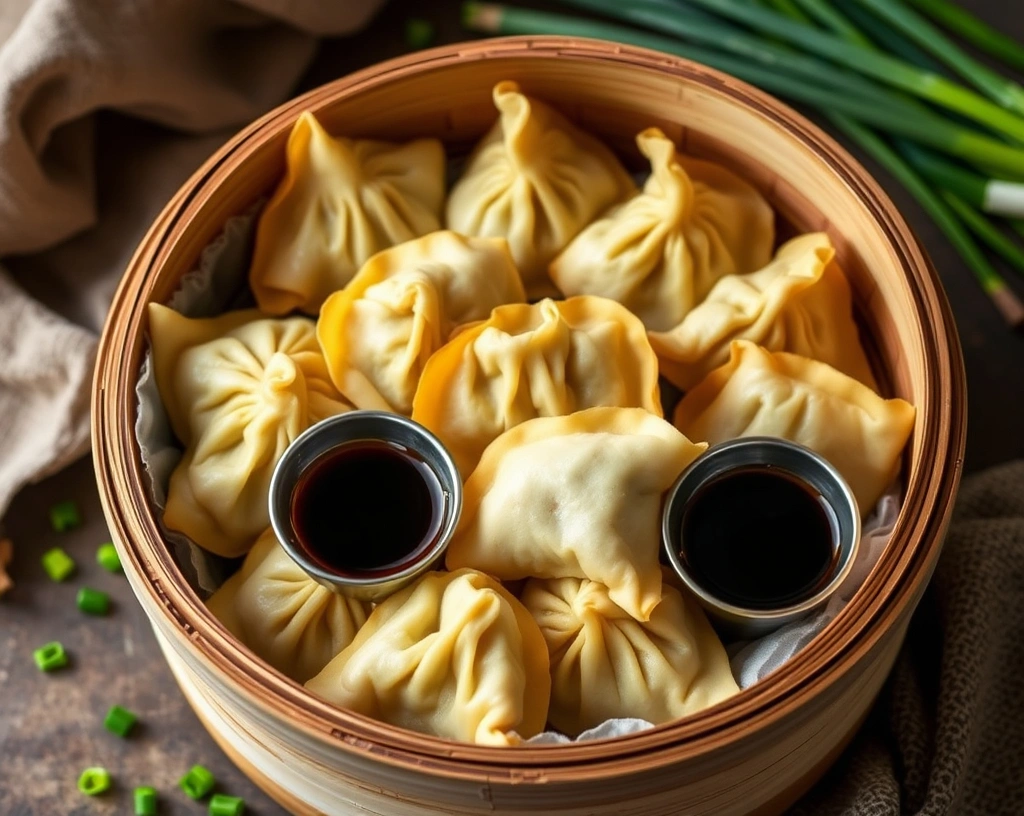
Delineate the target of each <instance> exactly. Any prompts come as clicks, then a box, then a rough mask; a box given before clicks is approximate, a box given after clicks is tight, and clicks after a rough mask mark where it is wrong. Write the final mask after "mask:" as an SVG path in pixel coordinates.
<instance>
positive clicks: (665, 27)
mask: <svg viewBox="0 0 1024 816" xmlns="http://www.w3.org/2000/svg"><path fill="white" fill-rule="evenodd" d="M563 2H566V3H568V4H569V5H573V6H576V7H579V8H583V9H586V10H587V11H591V12H598V13H601V14H604V15H606V16H610V17H616V18H618V19H622V20H624V21H626V22H630V23H636V24H639V25H642V26H645V27H648V28H651V29H654V30H657V31H661V32H664V33H666V34H671V35H672V36H673V37H678V38H679V39H682V40H686V41H689V42H694V43H697V44H701V45H711V46H713V47H715V48H717V49H719V50H722V51H728V52H730V53H731V54H734V55H736V56H739V57H744V58H747V59H750V60H751V61H753V62H757V63H759V64H761V65H763V66H764V67H765V68H766V69H768V70H770V71H773V72H775V71H784V72H786V73H788V74H791V75H792V76H793V77H797V78H800V79H803V80H806V81H808V82H810V83H815V84H821V83H822V82H823V81H824V82H825V84H826V85H827V87H828V88H830V89H831V90H832V91H833V92H835V93H842V94H846V95H848V96H852V97H855V98H856V99H858V100H863V101H866V102H867V103H869V104H874V105H875V106H876V107H878V109H879V110H880V111H881V109H883V108H884V109H885V110H886V111H887V112H888V114H889V115H890V116H892V117H897V118H906V117H907V115H908V113H909V114H911V115H915V116H922V117H926V121H930V120H931V117H933V116H934V114H933V113H932V112H931V110H930V109H928V108H926V107H925V106H924V105H923V104H922V103H920V102H918V101H917V100H916V99H914V98H912V97H907V96H905V95H904V94H901V93H898V92H891V91H888V90H886V89H885V88H883V87H882V86H879V85H878V84H877V83H875V82H873V81H871V80H870V79H867V78H865V77H863V76H861V75H859V74H854V73H850V72H848V71H843V70H840V69H838V68H836V67H835V66H833V65H831V64H829V63H825V62H822V61H821V60H818V59H815V58H813V57H807V56H804V55H801V54H798V53H794V52H793V51H792V50H791V49H790V48H789V47H787V46H786V45H784V44H783V45H779V44H776V43H772V42H769V41H765V40H764V39H762V38H760V37H757V36H756V35H751V34H748V33H746V32H744V31H743V30H741V29H737V28H736V27H735V26H733V25H732V24H731V23H728V22H725V21H722V20H720V19H718V18H715V17H711V16H709V15H707V14H705V13H703V12H701V11H699V10H698V9H693V8H691V7H687V6H685V5H684V6H678V5H676V4H673V3H671V2H666V0H633V2H631V3H620V2H618V0H563ZM797 2H799V3H800V4H801V5H802V6H805V7H806V8H807V9H808V10H810V9H811V8H813V9H814V10H815V14H816V17H820V18H821V19H824V20H827V21H828V24H829V25H832V26H835V28H836V30H837V31H840V32H842V33H841V35H840V36H842V37H844V38H847V37H849V38H850V39H851V41H854V40H855V41H856V42H859V43H862V44H865V47H867V48H871V49H874V48H875V46H874V44H873V43H872V42H871V40H869V39H868V38H867V37H866V36H864V35H863V34H861V33H860V31H859V30H858V29H857V27H856V26H854V25H853V24H852V23H851V22H850V21H849V20H847V19H846V18H845V17H843V16H842V14H840V13H839V12H838V11H836V10H835V9H834V8H833V7H832V6H831V5H830V4H829V2H828V0H797ZM684 10H685V15H684V14H683V13H682V12H683V11H684ZM795 13H798V14H801V15H802V12H800V11H799V10H796V11H795ZM802 16H803V15H802ZM804 19H809V18H807V17H806V16H804ZM753 81H755V82H756V83H757V84H761V85H765V80H764V77H763V74H762V75H761V79H758V80H753ZM824 110H825V111H828V110H829V108H827V107H826V108H824ZM899 141H900V142H901V143H903V144H906V145H910V144H911V143H909V142H906V141H905V140H902V139H901V140H899ZM901 152H904V158H906V159H907V160H909V161H910V162H911V164H914V165H915V167H917V169H918V171H919V172H923V173H924V174H925V175H926V176H927V177H928V178H929V180H931V181H935V178H934V176H933V175H932V173H933V172H938V173H940V175H942V176H943V177H952V178H955V179H956V180H957V181H958V182H960V183H959V184H958V185H957V186H955V187H954V188H953V189H954V190H956V191H957V192H958V193H959V194H961V195H964V196H966V197H967V199H968V201H970V203H971V204H972V205H974V206H976V207H978V208H979V209H982V210H985V211H987V212H993V213H998V214H1000V215H1007V216H1011V217H1024V185H1022V184H1017V183H1015V182H1013V181H1009V180H1003V179H985V178H983V177H982V176H980V175H978V174H976V173H975V174H971V173H969V172H968V171H966V170H964V171H959V169H958V167H957V166H956V165H954V164H950V163H948V162H946V163H943V162H942V161H941V159H939V157H937V156H935V154H934V153H930V152H925V151H923V150H917V151H914V152H913V153H910V152H909V151H902V149H901ZM925 158H929V160H928V161H925Z"/></svg>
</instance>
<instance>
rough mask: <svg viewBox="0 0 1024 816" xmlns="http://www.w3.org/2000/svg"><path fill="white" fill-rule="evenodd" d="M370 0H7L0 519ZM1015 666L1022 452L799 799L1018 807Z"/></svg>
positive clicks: (0, 123)
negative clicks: (99, 341)
mask: <svg viewBox="0 0 1024 816" xmlns="http://www.w3.org/2000/svg"><path fill="white" fill-rule="evenodd" d="M380 2H382V0H239V2H234V3H232V2H227V0H35V2H31V3H29V2H27V0H0V43H3V44H2V46H0V258H2V259H3V261H2V264H0V451H2V453H0V517H2V515H3V512H4V511H5V510H6V508H7V505H8V503H9V501H10V499H11V497H12V496H13V495H14V493H15V492H16V491H17V490H18V489H19V488H20V487H21V486H22V485H24V484H26V483H27V482H29V481H33V480H36V479H39V478H41V477H43V476H45V475H47V474H49V473H51V472H53V471H56V470H57V469H59V468H61V467H63V466H64V465H66V464H68V463H69V462H70V461H72V460H73V459H75V458H76V457H78V456H80V455H82V454H83V453H85V452H86V450H87V447H88V428H89V424H88V423H89V421H88V392H89V387H90V377H91V370H92V364H93V357H94V349H95V343H96V335H97V332H98V330H99V328H100V326H101V324H102V321H103V318H104V315H105V313H106V310H107V305H108V303H109V301H110V298H111V296H112V294H113V290H114V287H115V286H116V285H117V282H118V279H119V278H120V276H121V273H122V271H123V269H124V267H125V265H126V263H127V261H128V259H129V257H130V255H131V253H132V251H133V249H134V247H135V246H136V244H137V243H138V241H139V239H140V238H141V236H142V234H143V232H144V231H145V229H146V228H147V226H148V225H149V223H150V222H151V221H152V220H153V218H154V217H155V216H156V214H157V212H158V211H159V209H160V208H161V207H162V206H163V203H164V202H165V201H167V199H168V198H169V197H170V196H171V195H172V194H173V192H174V191H175V190H176V189H177V187H178V186H180V184H181V183H182V182H183V181H184V180H185V179H186V178H187V177H188V175H189V174H190V173H191V172H192V171H193V170H194V169H195V168H196V167H198V166H199V164H200V163H201V162H202V161H203V160H204V159H205V158H206V157H207V156H208V155H209V154H210V153H211V152H213V150H215V149H216V147H217V146H218V145H219V144H221V143H222V142H223V141H224V140H225V139H226V138H227V137H228V136H230V135H231V133H232V132H234V131H235V130H237V129H238V128H239V127H240V126H242V125H244V124H245V123H246V122H248V121H250V120H251V119H253V118H255V117H256V116H257V115H259V114H260V113H261V112H262V111H265V110H267V109H269V108H271V107H272V106H274V105H275V104H277V103H278V102H280V101H282V100H283V99H284V98H286V97H287V96H288V95H289V93H290V92H291V90H292V88H293V86H294V85H295V83H296V81H297V80H298V78H299V76H300V75H301V73H302V71H303V70H304V68H305V67H306V66H307V64H308V63H309V61H310V59H311V58H312V56H313V53H314V49H315V45H316V44H315V40H314V36H315V35H317V34H340V33H346V32H349V31H352V30H355V29H356V28H358V27H359V26H360V25H362V24H363V23H364V22H365V21H366V19H367V18H368V17H369V15H370V14H372V13H373V11H374V10H375V6H377V5H379V4H380ZM100 110H103V111H104V112H103V113H99V114H98V113H97V112H98V111H100ZM1022 678H1024V462H1022V463H1017V464H1013V465H1008V466H1005V467H1003V468H1000V469H995V470H992V471H989V472H988V473H985V474H982V475H980V476H976V477H974V478H973V479H971V480H969V481H968V482H966V483H965V486H964V489H963V491H962V494H961V497H960V500H959V503H958V512H957V517H956V519H955V521H954V523H953V525H952V528H951V530H950V536H949V540H948V543H947V545H946V549H945V551H944V553H943V557H942V560H941V562H940V564H939V567H938V570H937V573H936V575H935V579H934V582H933V584H932V586H931V588H930V589H929V592H928V595H927V596H926V599H925V602H924V603H923V604H922V608H921V610H920V611H919V613H918V614H917V616H916V617H915V622H914V624H913V625H912V627H911V632H910V636H909V637H908V640H907V645H906V648H904V650H903V652H902V654H901V655H900V658H899V661H898V663H897V666H896V669H895V671H894V673H893V676H892V678H891V679H890V681H889V683H888V685H887V687H886V690H885V692H884V693H883V695H882V697H881V698H880V700H879V703H878V705H877V706H876V707H875V710H874V712H873V713H872V716H871V718H870V720H869V722H868V723H867V725H866V726H865V728H864V729H863V730H862V731H861V733H860V734H859V736H858V737H857V739H856V741H855V742H854V744H853V746H852V747H851V749H850V750H849V751H847V752H846V754H845V755H844V756H843V758H842V759H841V760H840V762H839V763H838V765H837V766H836V767H835V768H834V769H833V771H831V772H830V773H829V775H828V776H827V777H826V778H825V780H824V781H823V782H822V783H821V784H820V785H819V786H818V787H817V788H815V790H814V791H812V792H811V794H809V795H808V796H807V797H806V798H805V799H804V800H803V801H802V802H801V803H800V804H799V805H798V806H797V807H796V808H795V809H794V812H795V813H797V814H800V816H804V814H806V815H807V816H814V814H823V815H824V816H832V815H833V814H835V815H836V816H838V815H839V814H843V815H844V816H890V815H891V816H897V815H898V814H919V816H943V815H944V814H952V815H958V814H978V816H982V815H983V814H984V816H992V815H993V814H1024V688H1022Z"/></svg>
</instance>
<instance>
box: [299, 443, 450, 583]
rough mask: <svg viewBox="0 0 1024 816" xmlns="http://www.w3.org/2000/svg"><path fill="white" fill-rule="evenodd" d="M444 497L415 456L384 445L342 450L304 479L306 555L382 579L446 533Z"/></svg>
mask: <svg viewBox="0 0 1024 816" xmlns="http://www.w3.org/2000/svg"><path fill="white" fill-rule="evenodd" d="M445 499H446V496H445V492H444V490H443V489H442V487H441V483H440V481H439V480H438V478H437V475H436V474H435V473H434V471H433V470H432V469H431V467H430V465H429V464H428V463H427V462H426V461H425V459H424V458H423V457H422V456H421V455H420V454H418V453H417V452H416V451H414V450H411V449H410V448H407V447H405V446H403V445H399V444H396V443H393V442H389V441H385V440H374V439H370V440H361V441H357V442H349V443H348V444H345V445H341V446H340V447H337V448H335V449H334V450H331V451H329V452H327V453H326V454H324V455H323V456H321V457H320V458H319V459H317V460H316V461H315V462H314V463H313V464H312V465H310V466H309V468H307V469H306V470H305V471H304V472H303V473H302V475H301V476H300V478H299V480H298V482H297V483H296V485H295V488H294V491H293V494H292V503H291V515H292V519H291V521H292V526H293V528H294V530H295V533H296V538H297V539H298V543H299V545H300V546H301V547H302V549H303V551H304V553H305V555H306V556H307V557H308V558H309V559H310V560H311V561H313V562H314V563H316V564H317V565H319V566H320V567H321V568H323V569H325V570H327V571H329V572H333V573H336V574H338V575H346V576H351V577H354V578H371V577H375V578H384V577H387V576H390V575H394V574H396V573H398V572H401V571H402V570H403V569H405V568H406V567H407V566H409V565H410V564H412V563H414V562H415V561H417V560H418V559H419V558H420V557H421V556H423V555H424V554H425V553H427V552H428V551H429V550H430V549H431V548H432V547H433V546H434V545H435V544H436V543H437V541H438V538H439V536H440V535H441V530H442V526H443V521H444V517H445Z"/></svg>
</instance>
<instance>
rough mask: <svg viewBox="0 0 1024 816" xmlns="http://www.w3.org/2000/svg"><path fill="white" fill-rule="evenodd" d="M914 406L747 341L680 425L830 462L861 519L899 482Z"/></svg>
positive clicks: (697, 435)
mask: <svg viewBox="0 0 1024 816" xmlns="http://www.w3.org/2000/svg"><path fill="white" fill-rule="evenodd" d="M914 416H915V411H914V406H912V405H911V404H910V403H908V402H906V401H904V400H902V399H898V398H896V399H884V398H883V397H880V396H879V395H878V394H876V393H875V392H874V391H873V390H871V389H870V388H868V387H867V386H866V385H864V384H863V383H860V382H858V381H857V380H855V379H853V378H852V377H848V376H847V375H846V374H843V373H842V372H840V371H837V370H836V369H834V368H832V367H831V366H829V365H827V364H825V363H820V362H818V361H816V360H810V359H808V358H806V357H800V356H799V355H796V354H789V353H787V352H783V351H777V352H770V351H766V350H765V349H763V348H761V347H759V346H756V345H754V344H753V343H750V342H747V341H745V340H737V341H735V342H733V344H732V346H731V347H730V352H729V361H728V362H727V363H726V364H725V365H724V366H721V367H720V368H716V369H715V370H714V371H712V372H711V373H710V374H708V375H707V377H705V378H704V379H703V380H702V381H701V382H700V384H699V385H697V387H696V388H694V389H693V390H692V391H690V392H689V393H688V394H687V395H686V396H685V397H683V399H682V400H680V402H679V405H678V406H676V412H675V424H676V427H677V428H679V430H681V431H682V432H683V433H685V434H686V435H687V436H690V437H691V438H693V439H702V440H705V441H707V442H708V443H710V444H712V445H715V444H717V443H719V442H725V441H726V440H728V439H735V438H737V437H741V436H776V437H781V438H783V439H789V440H791V441H793V442H798V443H800V444H801V445H804V446H806V447H808V448H810V449H811V450H813V451H815V452H817V453H819V454H821V455H822V456H824V457H825V458H826V459H827V460H828V461H829V462H831V463H832V465H833V466H835V468H836V469H837V470H838V471H839V473H840V474H841V475H842V477H843V478H844V479H845V480H846V482H847V483H848V484H849V485H850V488H851V489H852V490H853V493H854V496H856V498H857V504H858V506H859V507H860V512H861V515H862V516H863V515H866V514H867V513H868V512H870V510H871V509H872V508H873V507H874V506H875V503H876V502H877V501H878V499H879V497H880V496H881V495H882V493H883V491H884V490H885V489H886V487H888V485H889V483H890V482H892V480H893V479H894V478H895V477H896V474H897V472H898V470H899V464H900V453H901V452H902V451H903V447H904V445H906V443H907V440H908V439H909V438H910V433H911V431H913V429H914Z"/></svg>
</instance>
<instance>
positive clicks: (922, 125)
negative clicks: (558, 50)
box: [463, 2, 1024, 173]
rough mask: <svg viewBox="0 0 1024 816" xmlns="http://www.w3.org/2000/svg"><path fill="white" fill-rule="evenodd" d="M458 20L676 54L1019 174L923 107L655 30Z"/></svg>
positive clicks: (1013, 156) (539, 19)
mask: <svg viewBox="0 0 1024 816" xmlns="http://www.w3.org/2000/svg"><path fill="white" fill-rule="evenodd" d="M787 22H788V21H787ZM463 23H464V24H465V26H466V27H467V28H469V29H471V30H474V31H483V32H488V33H506V34H541V33H547V34H564V35H566V36H571V37H594V38H597V39H605V40H614V41H618V42H622V43H626V44H629V45H636V46H640V47H643V48H652V49H655V50H658V51H664V52H667V53H670V54H676V55H677V56H681V57H684V58H687V59H692V60H694V61H695V62H701V63H704V64H705V65H709V66H711V67H712V68H717V69H718V70H720V71H724V72H725V73H728V74H732V75H733V76H737V77H739V78H740V79H743V80H745V81H747V82H750V83H751V84H753V85H759V86H760V87H762V88H764V89H765V90H767V91H769V92H771V93H775V94H778V95H780V96H786V97H789V98H790V99H793V100H796V101H798V102H803V103H806V104H809V105H812V106H814V107H817V108H821V109H825V110H828V109H831V110H835V111H836V112H838V113H841V114H847V115H849V116H852V117H853V118H855V119H858V120H860V121H862V122H865V123H867V124H870V125H871V126H872V127H876V128H878V129H880V130H884V131H886V132H889V133H894V134H898V135H902V136H907V137H908V138H911V139H913V140H914V141H917V142H920V143H922V144H926V145H929V146H930V147H933V148H935V149H936V150H940V151H942V152H944V153H949V154H950V155H954V156H958V157H960V158H963V159H966V160H968V161H971V162H972V163H973V162H975V161H977V162H984V163H987V164H989V165H991V166H993V167H997V168H1005V169H1006V170H1007V171H1008V172H1010V173H1024V150H1022V149H1019V148H1016V147H1013V146H1011V145H1007V144H1005V143H1002V142H998V141H996V140H994V139H992V138H990V137H987V136H984V135H982V134H979V133H976V132H974V131H971V130H968V129H967V128H965V127H962V126H960V125H956V124H953V123H950V122H948V121H947V120H945V119H943V118H942V117H940V116H938V115H935V114H930V113H923V112H922V113H915V114H914V115H913V116H902V117H896V116H894V115H893V114H892V108H891V106H890V105H888V104H884V103H883V104H880V103H876V102H875V101H872V100H868V99H865V98H864V97H862V96H859V95H858V96H854V95H846V94H836V93H835V92H834V91H833V90H831V89H830V88H828V87H824V86H821V85H815V84H811V83H809V82H806V81H804V80H802V79H794V78H793V77H792V76H790V75H788V74H783V73H781V72H776V71H761V70H759V69H758V68H757V67H756V66H752V65H751V64H750V63H749V62H746V61H744V60H742V59H736V58H734V57H731V56H729V55H725V54H722V53H721V52H719V51H714V50H710V49H707V48H702V47H700V46H692V45H686V44H683V43H681V42H679V41H678V40H676V39H672V38H669V37H665V36H662V35H660V34H651V33H648V32H645V31H638V30H636V29H634V28H628V27H626V26H621V25H615V24H612V23H604V22H598V21H594V20H582V19H579V18H576V17H570V16H567V15H561V14H551V13H548V12H539V11H530V10H527V9H519V8H510V7H506V6H501V5H498V4H493V3H476V2H469V3H466V4H464V6H463ZM832 73H835V71H834V70H833V71H832Z"/></svg>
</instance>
